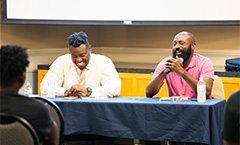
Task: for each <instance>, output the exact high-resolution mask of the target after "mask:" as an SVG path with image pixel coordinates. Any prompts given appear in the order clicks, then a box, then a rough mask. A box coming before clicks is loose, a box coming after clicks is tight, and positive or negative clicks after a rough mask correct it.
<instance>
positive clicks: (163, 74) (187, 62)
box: [146, 32, 214, 99]
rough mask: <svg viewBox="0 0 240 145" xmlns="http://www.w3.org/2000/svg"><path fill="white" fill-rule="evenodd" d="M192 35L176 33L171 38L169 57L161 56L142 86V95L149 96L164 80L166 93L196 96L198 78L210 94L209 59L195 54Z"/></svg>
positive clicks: (210, 67)
mask: <svg viewBox="0 0 240 145" xmlns="http://www.w3.org/2000/svg"><path fill="white" fill-rule="evenodd" d="M195 49H196V42H195V38H194V36H193V34H192V33H190V32H180V33H178V34H177V35H176V36H175V37H174V40H173V47H172V54H173V56H171V57H168V58H165V59H163V60H162V61H161V62H160V63H159V64H158V66H157V67H156V69H155V72H154V74H153V77H152V80H151V81H150V83H149V84H148V85H147V87H146V96H147V97H153V96H154V95H156V94H157V93H158V92H159V90H160V88H161V87H162V85H163V83H164V81H166V82H167V87H168V96H169V97H170V96H182V97H187V98H197V83H198V80H199V78H200V77H203V80H204V81H205V83H206V97H207V99H208V98H210V97H211V91H212V85H213V78H214V70H213V65H212V61H211V60H210V59H209V58H207V57H204V56H202V55H199V54H194V50H195Z"/></svg>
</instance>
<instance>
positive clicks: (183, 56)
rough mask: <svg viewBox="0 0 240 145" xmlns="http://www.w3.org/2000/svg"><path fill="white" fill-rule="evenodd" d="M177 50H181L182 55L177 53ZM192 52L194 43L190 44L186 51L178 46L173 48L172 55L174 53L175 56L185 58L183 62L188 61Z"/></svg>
mask: <svg viewBox="0 0 240 145" xmlns="http://www.w3.org/2000/svg"><path fill="white" fill-rule="evenodd" d="M176 51H180V52H181V54H180V55H176ZM191 54H192V45H191V44H190V45H189V47H188V49H187V50H186V51H185V50H181V49H180V48H177V49H173V50H172V55H173V58H176V56H178V57H179V58H180V57H181V58H183V62H185V61H187V60H188V59H189V58H190V56H191Z"/></svg>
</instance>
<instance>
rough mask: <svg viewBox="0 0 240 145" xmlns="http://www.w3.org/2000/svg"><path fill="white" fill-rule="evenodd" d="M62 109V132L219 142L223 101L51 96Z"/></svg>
mask: <svg viewBox="0 0 240 145" xmlns="http://www.w3.org/2000/svg"><path fill="white" fill-rule="evenodd" d="M52 100H53V101H54V102H56V103H57V105H58V106H59V107H60V108H61V110H62V112H63V115H64V120H65V131H64V134H65V135H78V134H96V135H102V136H109V137H120V138H135V139H143V140H153V141H176V142H196V143H206V144H212V145H222V144H223V142H222V138H221V130H222V127H223V113H224V107H225V104H226V101H225V100H224V99H208V100H207V101H206V102H205V103H198V102H196V101H181V102H175V103H174V102H172V101H161V102H159V98H145V97H117V98H108V99H91V100H83V99H80V98H79V99H75V100H65V99H64V98H62V97H56V98H53V99H52Z"/></svg>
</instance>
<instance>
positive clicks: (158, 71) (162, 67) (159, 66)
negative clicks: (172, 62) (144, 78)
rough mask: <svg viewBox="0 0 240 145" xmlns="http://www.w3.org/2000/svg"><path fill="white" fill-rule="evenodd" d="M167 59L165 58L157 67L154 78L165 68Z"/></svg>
mask: <svg viewBox="0 0 240 145" xmlns="http://www.w3.org/2000/svg"><path fill="white" fill-rule="evenodd" d="M165 63H166V59H163V60H162V61H161V62H160V63H159V64H158V65H157V67H156V69H155V71H154V74H153V76H152V78H155V77H157V75H159V74H160V73H161V72H162V71H163V70H164V69H165Z"/></svg>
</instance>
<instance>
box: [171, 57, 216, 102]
mask: <svg viewBox="0 0 240 145" xmlns="http://www.w3.org/2000/svg"><path fill="white" fill-rule="evenodd" d="M167 62H168V63H167V67H169V68H170V69H171V70H172V71H173V72H176V73H178V74H180V75H181V76H182V78H183V79H184V80H185V81H186V82H187V83H188V85H189V86H190V87H191V88H192V90H193V91H194V92H195V93H196V94H197V83H198V80H197V79H196V78H194V77H193V76H192V75H191V74H190V73H189V72H187V71H186V70H185V69H184V68H183V66H182V63H181V61H180V59H179V58H177V59H170V60H168V61H167ZM203 80H204V82H205V83H206V98H207V99H208V98H209V96H210V95H211V91H212V85H213V79H212V78H207V77H204V78H203Z"/></svg>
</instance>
